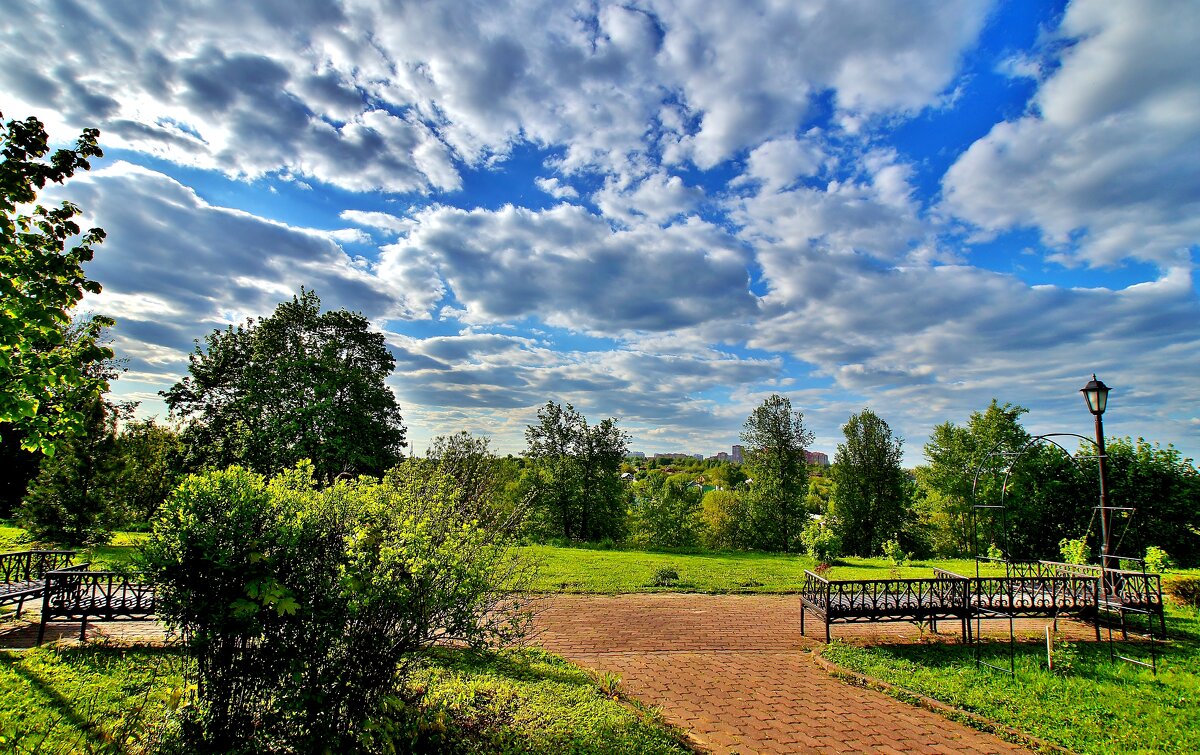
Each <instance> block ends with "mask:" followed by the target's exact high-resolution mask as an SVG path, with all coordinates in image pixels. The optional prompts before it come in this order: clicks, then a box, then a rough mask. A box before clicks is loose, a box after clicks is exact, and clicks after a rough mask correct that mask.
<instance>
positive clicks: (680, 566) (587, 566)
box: [522, 545, 1004, 593]
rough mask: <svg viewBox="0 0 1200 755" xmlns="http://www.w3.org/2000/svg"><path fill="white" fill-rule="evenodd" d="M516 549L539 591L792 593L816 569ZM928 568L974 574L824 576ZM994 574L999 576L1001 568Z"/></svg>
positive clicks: (791, 558)
mask: <svg viewBox="0 0 1200 755" xmlns="http://www.w3.org/2000/svg"><path fill="white" fill-rule="evenodd" d="M522 550H523V551H524V553H525V554H526V555H527V556H528V557H530V558H532V559H534V560H536V561H537V562H538V564H539V567H538V576H537V580H536V582H535V583H534V586H533V588H534V589H535V590H537V591H539V592H573V593H630V592H665V591H681V590H684V591H693V592H709V593H724V592H762V593H780V592H796V591H798V590H800V588H801V587H803V585H804V570H805V569H813V568H814V567H815V566H816V564H815V562H814V561H813V559H812V558H810V557H809V556H801V555H787V554H776V553H741V552H727V553H673V552H663V551H632V550H630V551H626V550H598V549H591V548H557V547H552V546H548V545H530V546H526V547H525V548H523V549H522ZM934 566H938V567H941V568H943V569H949V570H950V571H954V572H957V573H959V574H962V575H964V576H974V574H975V562H974V561H971V560H963V559H941V560H938V561H914V562H912V563H910V564H908V565H907V566H900V567H897V566H894V565H892V564H890V563H887V562H885V561H884V560H883V559H878V558H875V559H867V558H857V557H850V558H846V559H843V560H841V561H839V562H838V563H837V564H835V565H834V567H833V568H832V569H831V570H830V571H829V573H828V574H827V575H826V576H827V577H829V578H830V579H890V578H893V577H932V576H933V571H932V570H933V567H934ZM666 568H670V569H674V570H675V571H676V572H678V573H679V581H678V582H675V583H673V584H671V585H666V586H658V585H655V584H654V582H655V580H654V576H655V572H656V571H658V570H659V569H666ZM993 571H995V570H993ZM997 573H1000V574H1003V573H1004V570H1003V568H1001V569H1000V570H999V571H998V572H997Z"/></svg>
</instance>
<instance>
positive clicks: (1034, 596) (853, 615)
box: [800, 561, 1166, 642]
mask: <svg viewBox="0 0 1200 755" xmlns="http://www.w3.org/2000/svg"><path fill="white" fill-rule="evenodd" d="M933 571H934V577H933V579H854V580H828V579H825V578H824V577H821V576H820V575H817V574H814V573H812V572H810V571H807V570H806V571H805V572H804V575H805V580H804V588H803V589H802V590H801V593H800V633H801V634H802V635H803V634H804V631H805V615H806V613H808V612H810V611H811V612H812V613H815V614H816V615H817V616H818V617H819V618H821V619H822V620H823V621H824V623H825V641H826V642H829V640H830V639H831V637H830V631H829V627H830V625H831V624H849V623H859V622H886V621H912V622H929V623H930V625H931V626H932V627H933V629H934V631H936V630H937V622H938V621H949V620H957V621H959V622H960V626H961V629H962V635H963V639H964V640H967V639H969V638H970V636H971V632H972V629H971V620H973V619H983V618H1009V617H1017V616H1022V617H1035V616H1036V617H1046V618H1053V619H1054V621H1055V624H1056V628H1057V623H1058V618H1059V617H1060V616H1075V617H1079V618H1090V619H1096V622H1095V623H1096V638H1097V639H1099V638H1100V622H1099V619H1098V618H1097V609H1098V607H1102V604H1103V607H1105V608H1106V609H1107V610H1110V611H1116V612H1120V614H1121V622H1122V628H1124V621H1125V617H1124V614H1125V612H1129V613H1140V614H1149V615H1150V616H1157V617H1158V618H1159V622H1160V624H1161V625H1162V629H1163V632H1164V633H1165V631H1166V626H1165V618H1164V614H1163V605H1162V586H1161V581H1160V579H1159V576H1158V575H1157V574H1146V573H1144V572H1134V571H1120V570H1113V569H1109V570H1107V571H1105V570H1102V569H1101V568H1100V567H1098V566H1079V565H1075V564H1060V563H1057V562H1052V561H1031V562H1022V563H1015V564H1009V565H1008V571H1009V576H1004V577H999V576H996V577H990V576H989V577H983V576H980V577H964V576H962V575H960V574H955V573H953V572H949V571H946V570H944V569H934V570H933ZM1102 579H1106V580H1107V581H1108V584H1107V587H1106V588H1105V586H1104V585H1102V583H1101V580H1102ZM1106 589H1107V592H1105V590H1106ZM1106 595H1107V598H1106V597H1105V596H1106Z"/></svg>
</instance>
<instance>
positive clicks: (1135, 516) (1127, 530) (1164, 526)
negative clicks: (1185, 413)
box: [1077, 438, 1200, 566]
mask: <svg viewBox="0 0 1200 755" xmlns="http://www.w3.org/2000/svg"><path fill="white" fill-rule="evenodd" d="M1090 450H1091V446H1090V445H1088V446H1082V447H1081V448H1080V450H1079V455H1080V456H1083V457H1084V458H1082V459H1081V460H1080V462H1081V466H1083V468H1084V472H1083V476H1084V477H1085V478H1086V480H1087V481H1088V482H1089V483H1090V486H1089V487H1090V491H1089V492H1090V493H1091V495H1090V496H1089V497H1088V498H1087V499H1086V501H1087V505H1088V506H1089V507H1090V506H1092V505H1095V502H1096V498H1097V483H1096V480H1097V475H1098V473H1099V472H1098V470H1097V469H1096V460H1095V459H1094V458H1090V456H1092V454H1091V453H1089V451H1090ZM1105 450H1106V451H1107V452H1108V465H1107V466H1108V496H1109V505H1111V506H1126V507H1129V508H1132V509H1133V513H1132V516H1131V517H1130V518H1128V519H1126V516H1128V515H1127V514H1122V513H1120V512H1118V513H1116V514H1114V516H1113V518H1112V522H1113V536H1112V544H1113V548H1114V550H1115V551H1116V553H1117V555H1124V556H1135V557H1136V556H1139V555H1140V554H1142V553H1145V552H1146V550H1147V549H1148V548H1149V547H1150V546H1157V547H1159V548H1162V549H1163V550H1165V551H1166V552H1167V553H1168V554H1169V555H1170V556H1171V558H1172V559H1173V560H1175V561H1176V562H1178V563H1179V564H1180V565H1183V566H1196V565H1198V564H1200V472H1198V471H1197V470H1196V466H1195V464H1194V463H1193V461H1192V460H1191V459H1189V458H1187V457H1185V456H1184V455H1183V454H1181V453H1180V452H1179V449H1177V448H1175V447H1174V446H1171V445H1167V446H1165V447H1164V446H1161V445H1159V444H1157V443H1150V442H1148V441H1146V440H1145V439H1143V438H1137V439H1136V440H1134V439H1132V438H1110V439H1108V440H1107V441H1106V442H1105ZM1088 513H1089V514H1090V513H1091V512H1090V511H1089V512H1088ZM1079 531H1081V530H1077V532H1079ZM1099 532H1100V525H1099V523H1098V522H1093V523H1092V533H1093V535H1094V536H1095V537H1094V539H1093V540H1092V543H1093V552H1095V551H1096V547H1095V545H1096V544H1098V539H1099Z"/></svg>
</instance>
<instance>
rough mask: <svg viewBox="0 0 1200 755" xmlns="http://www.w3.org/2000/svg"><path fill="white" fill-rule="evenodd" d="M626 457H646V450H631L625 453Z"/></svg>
mask: <svg viewBox="0 0 1200 755" xmlns="http://www.w3.org/2000/svg"><path fill="white" fill-rule="evenodd" d="M625 458H626V459H644V458H646V452H645V451H630V452H629V453H627V454H625Z"/></svg>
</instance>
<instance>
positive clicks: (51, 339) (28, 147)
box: [0, 118, 113, 455]
mask: <svg viewBox="0 0 1200 755" xmlns="http://www.w3.org/2000/svg"><path fill="white" fill-rule="evenodd" d="M99 136H100V132H99V131H97V130H96V129H85V130H84V132H83V134H82V135H81V136H80V137H79V140H78V141H77V142H76V145H75V148H74V149H60V150H57V151H56V152H55V153H54V154H53V155H52V156H51V157H50V158H49V160H46V159H44V158H45V157H46V155H47V153H48V152H49V151H50V148H49V138H48V136H47V135H46V131H45V129H44V128H43V126H42V124H41V122H40V121H38V120H37V119H36V118H27V119H25V120H24V121H15V120H14V121H9V122H8V123H6V124H5V125H4V126H3V127H2V129H0V144H2V145H3V160H2V161H0V424H3V425H6V427H5V428H4V434H5V437H6V438H9V439H15V440H18V441H19V443H20V445H21V447H22V448H25V449H27V450H39V451H41V452H43V453H45V454H47V455H50V454H53V453H54V449H55V444H56V442H57V441H58V440H59V439H60V438H64V437H69V436H71V435H72V434H74V433H76V432H79V431H83V430H85V429H86V428H87V427H88V426H89V425H90V424H91V422H92V418H91V416H90V410H89V409H88V408H87V407H88V406H90V405H91V403H92V402H91V401H85V402H78V403H70V402H63V401H62V400H61V397H62V394H63V392H74V393H80V392H85V393H87V394H89V395H90V396H91V397H92V398H94V399H96V400H99V397H100V395H101V394H103V393H104V392H105V391H106V390H108V383H107V380H106V379H105V378H104V376H103V374H98V373H97V372H96V371H94V370H92V371H89V369H88V368H89V366H92V365H96V364H98V363H100V362H102V361H104V360H105V359H111V358H112V356H113V353H112V351H111V350H110V349H108V348H107V347H105V346H102V345H101V344H100V342H99V338H100V334H101V331H102V330H103V329H104V328H105V327H108V326H110V325H112V324H113V323H112V320H110V319H108V318H105V317H93V318H91V319H90V320H87V321H86V322H87V328H86V330H84V331H83V332H81V333H79V334H78V337H77V338H75V339H74V340H68V339H67V338H66V337H65V333H66V331H67V329H68V326H69V325H70V322H71V311H72V309H73V308H74V307H75V305H76V304H77V303H78V302H79V300H80V299H81V298H83V295H84V293H85V292H90V293H99V292H100V284H99V283H96V282H95V281H90V280H88V279H87V277H86V276H85V275H84V272H83V264H84V263H85V262H88V261H89V260H91V259H92V255H93V254H94V251H93V247H94V246H95V245H97V244H99V243H100V242H101V241H103V240H104V231H103V230H101V229H99V228H92V229H90V230H89V231H87V232H86V233H83V234H82V236H80V229H79V226H78V224H76V223H75V220H74V218H75V216H76V215H78V214H79V212H80V210H79V208H78V207H77V206H75V205H74V204H71V203H70V202H62V203H61V204H60V205H59V206H58V207H52V208H49V209H47V208H46V207H43V206H42V205H40V204H34V203H35V202H36V201H37V195H38V192H39V191H40V190H41V189H43V188H45V186H46V184H47V183H48V182H49V183H58V184H61V183H63V182H64V181H66V180H67V179H68V178H70V177H71V176H73V175H74V174H75V171H76V170H88V169H89V168H90V167H91V165H90V163H89V162H88V158H90V157H100V156H102V155H103V152H102V151H101V150H100V147H99V146H98V144H97V139H98V138H99ZM29 205H33V209H32V211H31V212H29V213H28V214H26V213H25V212H22V211H20V210H21V208H23V207H27V206H29ZM76 236H80V238H79V242H78V243H77V244H76V245H75V246H73V247H71V248H70V249H68V248H67V243H68V241H69V240H70V239H72V238H74V237H76ZM53 403H57V408H56V410H55V411H44V407H45V406H46V405H47V404H53Z"/></svg>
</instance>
